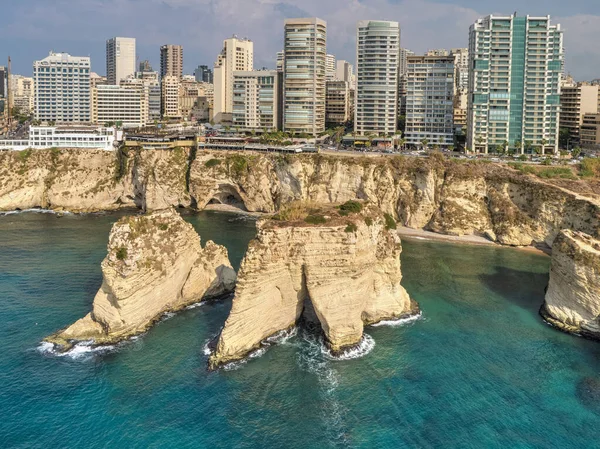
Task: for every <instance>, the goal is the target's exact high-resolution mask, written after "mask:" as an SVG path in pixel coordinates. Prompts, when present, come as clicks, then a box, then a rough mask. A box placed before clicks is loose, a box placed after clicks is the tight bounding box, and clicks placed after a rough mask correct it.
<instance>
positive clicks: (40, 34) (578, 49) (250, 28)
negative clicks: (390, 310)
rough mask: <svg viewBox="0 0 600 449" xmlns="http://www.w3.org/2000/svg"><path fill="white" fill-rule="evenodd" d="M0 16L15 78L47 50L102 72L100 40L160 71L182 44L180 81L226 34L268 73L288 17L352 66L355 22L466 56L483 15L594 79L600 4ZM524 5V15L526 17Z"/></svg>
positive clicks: (177, 1)
mask: <svg viewBox="0 0 600 449" xmlns="http://www.w3.org/2000/svg"><path fill="white" fill-rule="evenodd" d="M5 3H7V4H6V5H4V7H3V14H2V15H3V23H4V26H3V27H2V28H1V29H0V56H1V57H2V58H3V59H5V57H6V56H7V55H9V54H10V55H11V56H12V60H13V70H14V72H15V73H21V74H24V75H30V74H31V67H32V62H33V61H34V60H38V59H41V58H43V57H45V56H46V55H47V54H48V52H49V51H50V50H54V51H58V52H63V51H64V52H68V53H70V54H73V55H82V56H83V55H86V56H87V55H89V56H91V60H92V70H94V71H97V72H98V73H100V74H104V72H105V59H104V58H105V41H106V39H107V38H109V37H111V36H131V37H135V38H136V40H137V46H138V57H139V59H140V60H143V59H148V60H150V62H151V63H152V64H153V65H154V66H157V65H158V61H159V51H158V49H159V47H160V45H163V44H165V43H173V44H179V45H183V47H184V52H185V58H184V64H185V65H184V72H185V73H192V71H193V70H194V68H195V67H196V66H197V65H198V64H207V65H209V66H212V64H213V63H214V61H215V58H216V56H217V54H218V53H219V51H220V50H221V44H222V42H223V39H224V38H226V37H229V36H231V35H233V34H237V35H238V36H240V37H248V38H250V39H252V40H253V41H254V43H255V66H256V67H263V66H265V67H269V68H274V66H275V54H276V52H277V51H278V50H281V47H282V39H283V27H282V23H283V20H284V19H285V18H290V17H313V16H317V17H320V18H323V19H324V20H326V21H327V23H328V36H327V39H328V40H327V50H328V52H330V53H333V54H335V55H336V56H337V57H338V58H339V59H346V60H349V61H354V60H355V58H356V56H355V52H356V49H355V45H356V22H357V21H358V20H361V19H382V20H395V21H399V22H400V26H401V45H402V47H404V48H409V49H411V50H413V51H415V52H417V53H423V52H425V51H426V50H428V49H430V48H442V47H444V48H450V47H466V46H467V41H468V29H469V25H471V24H472V23H473V22H474V21H475V20H476V19H477V18H479V17H483V16H486V15H488V14H493V13H498V14H512V13H513V12H514V11H517V12H518V13H519V15H526V14H531V15H547V14H550V15H551V17H552V22H553V23H560V24H561V26H562V29H563V30H564V32H565V40H564V45H565V60H566V63H565V71H566V72H567V73H571V74H572V75H573V76H574V77H575V78H576V79H578V80H584V79H594V78H598V77H600V76H599V75H598V74H599V73H600V46H598V45H597V39H596V36H595V33H596V31H597V30H598V29H600V3H599V2H597V1H592V0H575V1H571V2H558V1H543V0H532V1H528V2H527V3H526V5H525V4H524V3H523V2H522V1H519V0H507V1H503V2H497V1H491V0H482V1H475V0H442V1H437V2H435V1H425V0H404V1H396V0H391V1H388V0H364V1H358V0H328V1H327V2H323V1H317V0H305V1H299V0H290V1H286V2H278V1H270V0H247V1H243V2H241V1H236V0H148V1H143V2H142V1H140V0H78V1H74V0H57V1H52V2H47V1H42V0H24V1H19V2H8V1H5ZM524 6H526V9H525V8H524Z"/></svg>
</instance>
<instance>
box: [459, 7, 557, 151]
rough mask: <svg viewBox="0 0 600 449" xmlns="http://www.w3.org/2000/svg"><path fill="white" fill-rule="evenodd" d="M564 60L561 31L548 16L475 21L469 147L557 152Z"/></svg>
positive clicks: (471, 41) (471, 32) (471, 49)
mask: <svg viewBox="0 0 600 449" xmlns="http://www.w3.org/2000/svg"><path fill="white" fill-rule="evenodd" d="M563 60H564V54H563V33H562V31H561V28H560V25H551V23H550V16H546V17H532V16H517V15H516V14H514V15H511V16H494V15H491V16H487V17H485V18H483V19H479V20H477V22H475V23H474V24H473V25H471V27H470V30H469V90H468V93H469V97H468V111H467V146H468V147H469V148H470V149H473V150H475V151H478V152H484V153H487V152H489V151H494V150H495V149H496V148H500V147H505V146H508V147H509V148H512V149H515V150H516V151H517V152H519V153H523V152H525V151H526V150H527V151H528V152H529V151H533V149H534V148H539V149H542V147H543V150H544V152H557V151H558V131H559V128H558V123H559V113H560V82H561V74H562V70H563ZM506 142H508V145H507V144H506Z"/></svg>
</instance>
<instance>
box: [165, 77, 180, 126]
mask: <svg viewBox="0 0 600 449" xmlns="http://www.w3.org/2000/svg"><path fill="white" fill-rule="evenodd" d="M180 89H181V81H180V78H179V77H177V76H174V75H167V76H164V77H163V79H162V81H161V102H160V106H161V108H160V109H161V114H162V117H163V118H165V119H181V117H182V113H181V103H180V100H179V96H180Z"/></svg>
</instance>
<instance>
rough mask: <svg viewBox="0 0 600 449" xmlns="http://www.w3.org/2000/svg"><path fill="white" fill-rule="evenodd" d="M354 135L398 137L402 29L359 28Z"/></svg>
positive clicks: (381, 24) (364, 24)
mask: <svg viewBox="0 0 600 449" xmlns="http://www.w3.org/2000/svg"><path fill="white" fill-rule="evenodd" d="M356 49H357V50H356V63H357V67H356V70H357V87H356V107H355V112H354V131H355V132H356V134H357V135H359V136H366V135H369V134H376V135H388V136H391V135H393V134H395V133H396V129H397V120H398V118H397V116H396V114H397V111H398V68H399V58H400V25H399V24H398V22H386V21H379V20H362V21H360V22H358V25H357V43H356Z"/></svg>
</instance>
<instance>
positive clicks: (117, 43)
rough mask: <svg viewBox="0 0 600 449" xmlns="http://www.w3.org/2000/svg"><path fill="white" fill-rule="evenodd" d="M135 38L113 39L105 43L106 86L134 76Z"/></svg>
mask: <svg viewBox="0 0 600 449" xmlns="http://www.w3.org/2000/svg"><path fill="white" fill-rule="evenodd" d="M135 58H136V56H135V38H132V37H113V38H111V39H108V40H107V41H106V78H107V80H108V84H113V85H118V84H119V83H120V82H121V80H124V79H125V78H127V77H130V76H134V75H135V71H136V67H135V64H136V59H135Z"/></svg>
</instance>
